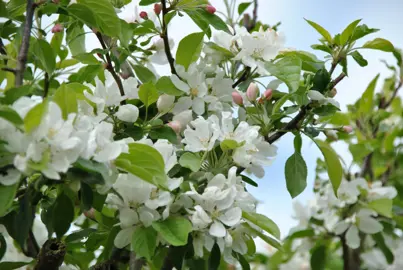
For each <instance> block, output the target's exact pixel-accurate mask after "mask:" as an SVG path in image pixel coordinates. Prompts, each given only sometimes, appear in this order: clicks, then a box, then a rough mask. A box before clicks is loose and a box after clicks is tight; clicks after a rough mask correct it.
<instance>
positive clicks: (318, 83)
mask: <svg viewBox="0 0 403 270" xmlns="http://www.w3.org/2000/svg"><path fill="white" fill-rule="evenodd" d="M331 79H332V78H331V77H330V74H329V72H328V71H327V70H326V68H323V69H320V70H319V71H318V72H316V74H315V76H314V77H313V80H312V82H313V86H312V89H314V90H317V91H319V92H321V93H324V92H325V91H326V90H327V86H328V84H329V83H330V81H331Z"/></svg>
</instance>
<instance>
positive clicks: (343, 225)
mask: <svg viewBox="0 0 403 270" xmlns="http://www.w3.org/2000/svg"><path fill="white" fill-rule="evenodd" d="M349 226H350V223H347V222H345V221H344V220H343V221H341V222H339V223H337V224H336V226H335V227H334V233H335V234H337V235H340V234H342V233H344V232H345V231H346V230H347V229H348V227H349Z"/></svg>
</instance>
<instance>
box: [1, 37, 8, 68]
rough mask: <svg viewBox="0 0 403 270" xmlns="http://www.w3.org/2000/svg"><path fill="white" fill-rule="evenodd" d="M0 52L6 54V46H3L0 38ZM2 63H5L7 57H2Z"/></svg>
mask: <svg viewBox="0 0 403 270" xmlns="http://www.w3.org/2000/svg"><path fill="white" fill-rule="evenodd" d="M0 54H2V55H6V56H7V51H6V46H4V43H3V40H2V39H1V38H0ZM4 65H7V58H6V59H4Z"/></svg>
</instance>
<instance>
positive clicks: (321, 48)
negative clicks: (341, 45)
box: [311, 44, 332, 54]
mask: <svg viewBox="0 0 403 270" xmlns="http://www.w3.org/2000/svg"><path fill="white" fill-rule="evenodd" d="M311 48H312V49H314V50H319V51H323V52H326V53H329V54H332V49H331V48H330V47H329V46H326V45H323V44H314V45H311Z"/></svg>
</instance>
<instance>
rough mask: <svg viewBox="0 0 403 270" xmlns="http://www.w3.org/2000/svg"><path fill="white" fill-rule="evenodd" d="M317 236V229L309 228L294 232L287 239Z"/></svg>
mask: <svg viewBox="0 0 403 270" xmlns="http://www.w3.org/2000/svg"><path fill="white" fill-rule="evenodd" d="M312 236H315V231H314V230H313V229H307V230H302V231H297V232H294V233H292V234H291V235H289V236H288V237H287V239H296V238H305V237H312Z"/></svg>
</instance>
